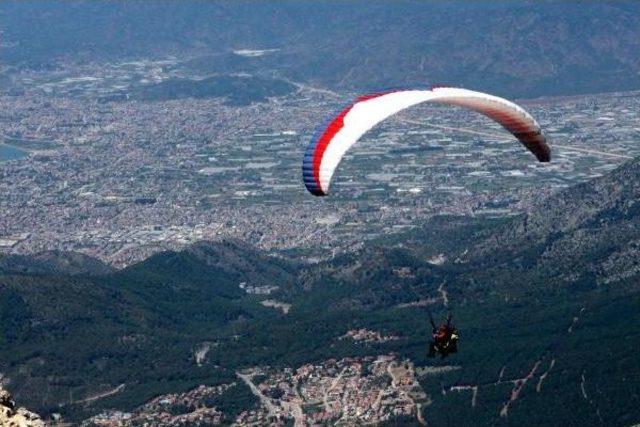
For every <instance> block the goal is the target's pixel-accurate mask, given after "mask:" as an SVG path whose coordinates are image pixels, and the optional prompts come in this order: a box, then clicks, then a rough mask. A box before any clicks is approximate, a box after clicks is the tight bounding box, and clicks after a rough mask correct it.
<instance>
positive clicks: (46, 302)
mask: <svg viewBox="0 0 640 427" xmlns="http://www.w3.org/2000/svg"><path fill="white" fill-rule="evenodd" d="M639 180H640V160H634V161H631V162H629V163H627V164H625V165H623V166H622V167H620V168H619V169H617V170H615V171H613V172H612V173H610V174H608V175H606V176H603V177H602V178H598V179H595V180H593V181H590V182H588V183H585V184H581V185H578V186H575V187H572V188H569V189H567V190H563V191H561V192H558V193H555V194H551V195H549V196H548V197H547V198H545V199H543V200H541V201H540V202H539V204H538V205H537V206H535V207H534V208H533V209H532V211H531V212H529V213H528V214H527V215H524V216H522V217H516V218H512V219H509V220H504V219H503V220H483V219H478V218H451V217H441V218H435V219H433V220H431V221H429V222H428V223H426V224H425V226H424V227H423V228H422V229H421V230H418V231H412V232H411V233H407V234H405V235H402V236H390V237H385V238H383V239H381V240H380V241H377V242H374V243H372V244H368V245H367V246H366V247H365V248H364V249H363V250H362V251H360V252H357V253H353V254H348V255H344V256H342V257H339V258H336V259H334V260H332V261H330V262H326V263H322V264H320V265H315V266H308V265H307V266H304V267H303V265H295V264H291V263H289V262H285V261H282V260H280V259H278V258H274V257H271V256H267V255H265V254H263V253H261V252H260V251H257V250H255V249H253V248H251V247H249V246H247V245H245V244H242V243H240V242H236V241H226V242H216V243H213V242H202V243H198V244H196V245H194V246H191V247H189V248H187V249H186V250H184V251H181V252H165V253H161V254H157V255H155V256H153V257H151V258H149V259H147V260H145V261H143V262H141V263H138V264H136V265H133V266H130V267H128V268H126V269H124V270H121V271H115V272H108V273H106V274H101V275H95V274H92V275H90V274H84V275H82V274H80V275H79V274H75V271H73V270H72V271H70V272H69V273H68V274H61V271H60V270H55V274H46V273H45V274H43V273H42V272H39V273H37V274H36V273H34V274H25V273H24V271H23V270H21V271H20V272H19V273H14V272H5V273H3V274H2V275H0V325H2V335H0V337H1V339H2V341H1V342H0V372H3V373H4V375H5V377H4V381H8V382H9V386H10V387H11V390H12V392H13V393H14V395H15V396H16V398H18V399H20V401H22V402H24V403H25V404H26V405H28V406H29V407H30V408H34V409H35V410H36V411H38V412H39V413H41V414H43V415H44V416H45V417H47V416H50V414H52V413H54V412H56V413H61V414H62V417H63V419H64V420H70V421H79V420H82V419H86V418H88V417H89V416H92V415H95V414H96V413H99V412H101V411H103V410H105V409H119V410H132V409H135V408H139V407H140V405H142V404H144V403H145V402H147V401H149V399H152V398H153V397H156V396H160V395H165V394H168V393H185V392H187V391H188V390H192V389H194V387H196V386H198V385H200V384H204V385H207V386H212V387H214V386H217V385H222V384H230V383H231V382H236V384H238V382H237V378H238V377H237V376H236V373H237V372H241V371H242V370H243V369H246V368H249V367H254V366H271V367H280V368H296V367H299V366H301V365H303V364H305V363H321V362H323V361H326V360H337V359H340V358H346V357H362V356H365V355H372V356H377V355H380V354H389V353H394V354H397V355H399V357H403V358H408V359H409V360H411V361H413V363H415V364H416V365H418V366H420V367H421V369H423V372H425V373H424V374H421V375H420V376H419V377H418V381H419V383H420V386H421V387H422V389H423V390H424V391H425V392H426V393H427V394H428V402H429V403H428V404H425V406H424V407H423V408H422V415H423V417H424V419H425V420H426V421H427V422H428V423H429V424H430V425H496V424H500V425H502V424H504V425H529V424H532V425H541V426H542V425H602V424H604V425H611V426H618V425H620V426H623V425H630V424H632V423H634V422H637V421H638V420H639V419H640V412H639V411H638V408H640V382H638V380H637V378H640V364H638V361H637V357H636V356H637V355H636V354H635V349H637V348H639V347H640V333H639V332H638V331H640V311H639V310H638V307H639V306H640V292H638V285H637V284H638V279H639V278H640V275H639V274H638V273H637V271H636V267H635V266H636V264H635V262H634V260H637V259H638V258H637V256H636V252H635V248H636V247H635V245H634V242H635V241H637V238H638V236H637V228H638V227H637V222H638V215H639V214H640V211H638V210H637V209H635V205H636V200H637V192H638V182H639ZM60 256H63V257H68V255H64V254H60ZM33 262H34V264H36V265H37V264H38V263H39V262H40V261H39V260H38V259H37V258H36V259H34V261H33ZM22 263H23V264H27V263H28V262H27V258H24V259H23V260H22ZM33 271H38V270H37V269H34V270H33ZM72 273H73V274H72ZM243 282H244V283H243ZM241 284H242V287H241V286H240V285H241ZM265 300H269V301H277V302H279V303H282V304H287V305H288V309H287V310H286V311H281V310H279V309H276V308H273V306H272V305H271V304H269V305H267V306H265V305H264V304H262V303H263V302H265ZM447 311H453V313H454V320H455V322H456V325H457V326H458V327H459V329H460V331H461V341H460V352H459V353H458V354H456V355H455V356H453V357H451V358H449V359H442V360H440V359H435V360H434V359H426V357H425V352H426V342H427V340H428V337H429V333H430V327H429V325H428V315H429V313H432V314H433V315H434V316H435V317H436V318H440V317H443V316H444V315H445V314H446V312H447ZM362 329H366V330H372V331H379V332H380V333H381V335H382V336H394V337H395V338H394V339H392V340H388V341H384V342H372V343H361V344H358V343H355V342H352V341H349V340H345V339H343V338H342V337H344V335H345V333H346V332H347V331H349V330H362ZM197 355H199V356H197ZM221 390H226V389H225V388H224V387H222V388H221ZM45 391H46V392H45ZM274 398H277V396H275V397H274ZM216 399H218V398H216ZM216 402H219V403H216V408H217V409H216V410H217V411H220V412H221V413H222V414H223V415H222V417H223V420H225V422H231V421H232V420H233V419H234V417H235V415H237V414H238V413H239V411H242V410H247V409H251V408H255V407H256V405H258V404H259V403H258V402H257V400H256V399H255V398H254V397H253V394H252V391H251V389H250V388H249V387H245V386H244V385H243V383H240V384H239V385H236V386H234V387H233V388H232V389H229V391H228V392H227V391H224V392H222V394H221V396H220V397H219V400H216ZM542 408H544V410H543V409H542ZM225 414H226V415H225Z"/></svg>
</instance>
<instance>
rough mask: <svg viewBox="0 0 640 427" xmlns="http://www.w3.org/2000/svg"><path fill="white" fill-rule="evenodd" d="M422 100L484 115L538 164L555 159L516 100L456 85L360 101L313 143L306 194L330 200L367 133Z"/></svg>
mask: <svg viewBox="0 0 640 427" xmlns="http://www.w3.org/2000/svg"><path fill="white" fill-rule="evenodd" d="M423 102H434V103H440V104H448V105H457V106H460V107H466V108H469V109H471V110H475V111H477V112H479V113H482V114H484V115H485V116H487V117H489V118H491V119H493V120H495V121H496V122H498V123H500V124H501V125H502V126H503V127H504V128H505V129H506V130H508V131H509V132H511V133H512V134H513V135H514V136H515V137H516V138H517V139H518V140H519V141H520V142H521V143H522V144H523V145H524V146H525V147H526V148H527V149H528V150H529V151H531V152H532V153H533V154H534V155H535V156H536V157H537V159H538V160H539V161H541V162H548V161H549V160H550V159H551V153H550V150H549V147H548V146H547V143H546V138H545V136H544V135H543V134H542V131H541V129H540V125H538V123H537V122H536V121H535V119H534V118H533V117H531V115H530V114H529V113H527V112H526V111H525V110H524V109H523V108H522V107H520V106H518V105H516V104H514V103H513V102H511V101H508V100H506V99H503V98H500V97H497V96H493V95H489V94H486V93H482V92H476V91H472V90H467V89H461V88H453V87H434V88H431V89H428V90H397V91H390V92H385V93H376V94H372V95H365V96H361V97H359V98H358V99H356V100H355V101H354V102H353V103H352V104H351V105H350V106H348V107H347V108H345V109H344V110H342V111H340V112H339V113H338V115H337V116H335V117H334V118H333V119H332V120H331V121H330V122H329V124H328V125H327V126H326V127H323V128H322V129H320V131H319V132H318V133H317V134H316V135H315V136H314V138H313V139H312V140H311V142H310V143H309V146H308V147H307V150H306V152H305V155H304V160H303V162H302V175H303V179H304V183H305V185H306V187H307V190H309V192H311V194H314V195H316V196H326V195H327V194H328V192H329V185H330V184H331V178H332V177H333V173H334V172H335V170H336V168H337V166H338V164H339V163H340V160H341V159H342V157H343V156H344V154H345V153H346V152H347V151H348V150H349V148H351V146H353V145H354V144H355V143H356V142H357V141H358V139H360V137H361V136H362V135H364V134H365V133H366V132H367V131H368V130H370V129H371V128H373V127H374V126H375V125H377V124H378V123H380V122H381V121H383V120H385V119H386V118H388V117H390V116H392V115H394V114H396V113H398V112H400V111H402V110H404V109H405V108H409V107H411V106H414V105H416V104H421V103H423Z"/></svg>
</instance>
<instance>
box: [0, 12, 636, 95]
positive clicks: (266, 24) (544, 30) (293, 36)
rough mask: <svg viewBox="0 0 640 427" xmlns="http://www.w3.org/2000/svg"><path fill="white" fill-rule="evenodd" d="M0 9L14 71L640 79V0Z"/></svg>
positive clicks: (612, 87) (496, 86)
mask: <svg viewBox="0 0 640 427" xmlns="http://www.w3.org/2000/svg"><path fill="white" fill-rule="evenodd" d="M0 20H1V21H2V22H3V28H2V43H1V44H0V54H1V56H2V58H3V66H4V73H10V72H11V71H12V70H13V69H14V67H19V68H22V67H40V68H45V69H46V68H52V67H53V68H55V67H57V66H59V65H60V63H61V62H64V61H67V62H70V63H78V62H85V63H86V62H95V63H99V62H101V61H124V60H126V59H132V58H145V57H147V58H148V57H153V58H162V57H167V56H169V55H175V56H177V57H179V58H194V61H192V62H191V64H190V66H192V67H194V70H198V71H200V72H202V73H205V74H211V73H239V72H249V73H267V74H269V73H276V74H277V75H279V76H281V77H286V78H291V79H294V80H296V81H299V82H303V83H309V84H314V85H319V86H324V87H329V88H336V89H355V90H358V91H366V90H378V89H380V88H385V87H390V86H393V87H397V86H412V85H418V86H423V85H429V84H441V83H446V84H453V85H459V86H467V87H472V88H476V89H478V90H487V91H495V92H497V93H501V94H502V95H505V96H512V97H537V96H542V95H550V94H553V95H566V94H574V93H585V92H592V93H593V92H603V91H618V90H627V89H638V88H640V3H638V2H636V1H617V2H595V1H593V2H554V1H516V2H466V1H451V2H421V1H394V2H388V1H379V0H377V1H352V2H343V1H337V0H335V1H321V2H315V1H314V2H312V1H281V2H269V3H268V2H260V1H257V0H256V1H247V0H242V1H234V2H228V1H227V2H204V1H189V2H163V1H153V2H135V1H134V2H109V1H73V2H47V3H42V2H30V1H27V2H25V1H4V2H2V4H1V5H0ZM247 49H248V50H247ZM261 49H266V51H264V52H261V51H259V50H261ZM234 52H235V53H234ZM243 52H244V53H243ZM247 52H249V53H247Z"/></svg>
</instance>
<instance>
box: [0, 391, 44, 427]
mask: <svg viewBox="0 0 640 427" xmlns="http://www.w3.org/2000/svg"><path fill="white" fill-rule="evenodd" d="M0 425H1V426H3V427H44V422H43V421H42V420H41V419H40V416H39V415H38V414H36V413H34V412H31V411H29V410H27V409H25V408H23V407H16V403H15V402H14V400H13V397H12V396H11V393H9V392H8V391H7V390H5V389H3V388H2V387H0Z"/></svg>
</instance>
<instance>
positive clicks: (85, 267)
mask: <svg viewBox="0 0 640 427" xmlns="http://www.w3.org/2000/svg"><path fill="white" fill-rule="evenodd" d="M113 271H114V269H113V268H111V267H109V266H108V265H106V264H104V263H103V262H101V261H99V260H97V259H95V258H92V257H90V256H87V255H83V254H81V253H70V252H59V251H46V252H41V253H39V254H36V255H29V256H26V255H13V254H10V255H4V256H1V257H0V272H1V273H2V274H29V275H31V274H48V275H56V274H60V275H70V276H73V275H90V276H92V275H96V276H98V275H102V274H108V273H111V272H113Z"/></svg>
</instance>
